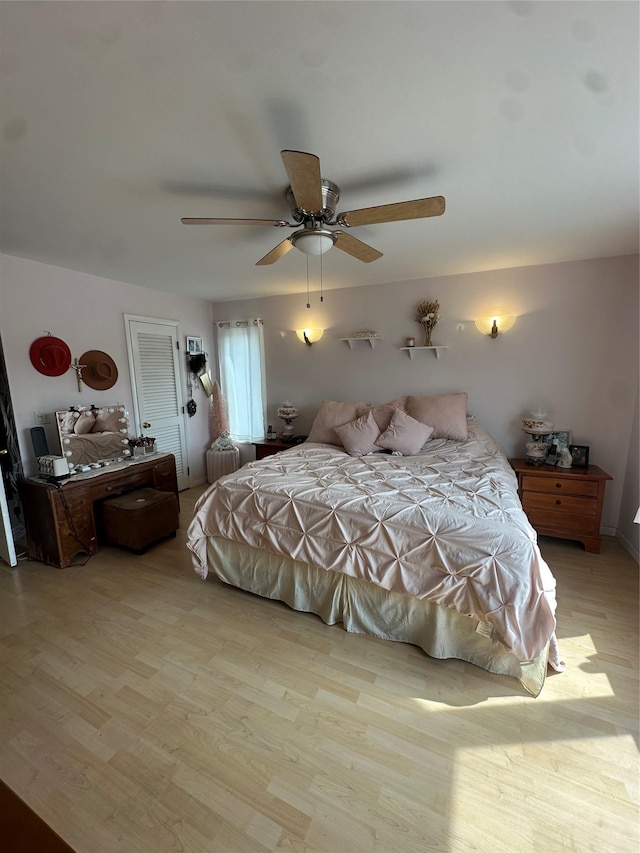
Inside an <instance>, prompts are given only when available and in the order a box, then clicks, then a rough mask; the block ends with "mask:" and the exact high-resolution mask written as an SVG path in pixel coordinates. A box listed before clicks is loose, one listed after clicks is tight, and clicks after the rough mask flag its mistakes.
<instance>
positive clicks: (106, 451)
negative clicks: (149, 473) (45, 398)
mask: <svg viewBox="0 0 640 853" xmlns="http://www.w3.org/2000/svg"><path fill="white" fill-rule="evenodd" d="M56 423H57V425H58V435H59V436H60V449H61V454H62V456H64V457H65V459H66V460H67V463H68V465H69V470H70V471H71V472H73V471H74V470H75V469H76V468H78V467H80V466H82V465H93V464H95V463H101V462H102V463H104V462H108V461H113V460H115V459H128V458H129V457H130V456H131V455H132V453H131V448H130V447H129V418H128V417H127V411H126V409H125V407H124V405H123V404H122V403H116V404H115V405H110V406H99V407H97V406H84V407H77V408H76V407H74V408H71V409H67V410H66V411H64V412H56Z"/></svg>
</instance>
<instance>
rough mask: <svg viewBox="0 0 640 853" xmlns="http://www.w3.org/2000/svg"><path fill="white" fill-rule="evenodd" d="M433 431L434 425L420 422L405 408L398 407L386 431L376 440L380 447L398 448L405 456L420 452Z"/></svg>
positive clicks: (386, 448) (387, 448)
mask: <svg viewBox="0 0 640 853" xmlns="http://www.w3.org/2000/svg"><path fill="white" fill-rule="evenodd" d="M432 433H433V427H430V426H427V425H426V424H423V423H420V421H417V420H415V418H412V417H411V416H410V415H408V414H407V413H406V412H405V411H404V410H403V409H396V410H395V412H394V413H393V417H392V418H391V423H390V424H389V428H388V429H387V431H386V432H383V433H382V435H381V436H380V438H379V439H378V440H377V441H376V444H377V445H378V447H383V448H384V449H385V450H396V451H399V452H400V453H402V455H403V456H413V454H414V453H419V452H420V450H421V449H422V447H423V446H424V444H425V442H427V441H428V440H429V439H430V438H431V435H432Z"/></svg>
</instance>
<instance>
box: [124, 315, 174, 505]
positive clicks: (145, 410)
mask: <svg viewBox="0 0 640 853" xmlns="http://www.w3.org/2000/svg"><path fill="white" fill-rule="evenodd" d="M125 325H126V328H127V346H128V347H129V360H130V364H131V377H132V379H131V384H132V386H133V395H134V402H133V407H134V419H135V427H134V425H133V424H132V430H131V431H132V432H133V431H134V429H135V432H136V433H137V434H138V435H140V434H141V433H144V434H145V435H151V436H153V437H154V438H155V439H156V442H157V444H156V447H157V449H158V450H160V451H162V452H163V453H173V455H174V456H175V458H176V471H177V474H178V488H179V489H188V488H189V470H188V466H187V458H188V457H187V443H186V435H185V423H184V410H183V404H182V395H181V393H180V388H181V380H180V365H179V362H178V347H177V342H178V324H177V322H174V321H163V320H154V319H151V318H150V319H147V318H142V317H132V316H130V315H125ZM145 422H148V423H150V424H151V426H150V427H149V428H148V429H143V427H142V424H143V423H145Z"/></svg>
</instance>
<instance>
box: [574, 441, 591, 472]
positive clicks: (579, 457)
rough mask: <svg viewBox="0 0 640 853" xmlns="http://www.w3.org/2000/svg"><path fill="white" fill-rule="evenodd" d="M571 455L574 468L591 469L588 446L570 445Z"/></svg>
mask: <svg viewBox="0 0 640 853" xmlns="http://www.w3.org/2000/svg"><path fill="white" fill-rule="evenodd" d="M569 453H570V454H571V460H572V461H571V467H572V468H588V467H589V448H588V447H587V445H586V444H570V445H569Z"/></svg>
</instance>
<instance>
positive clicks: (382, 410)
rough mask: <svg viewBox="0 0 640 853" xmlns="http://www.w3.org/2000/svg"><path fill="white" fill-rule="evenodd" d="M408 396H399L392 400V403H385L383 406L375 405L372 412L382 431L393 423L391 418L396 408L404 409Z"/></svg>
mask: <svg viewBox="0 0 640 853" xmlns="http://www.w3.org/2000/svg"><path fill="white" fill-rule="evenodd" d="M406 400H407V398H406V397H399V398H398V399H397V400H392V401H391V402H390V403H384V404H383V405H381V406H373V408H372V409H371V412H372V413H373V417H374V418H375V419H376V423H377V424H378V427H379V428H380V432H384V431H385V430H386V429H387V428H388V427H389V424H390V423H391V418H392V417H393V413H394V412H395V410H396V409H404V405H405V402H406Z"/></svg>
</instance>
